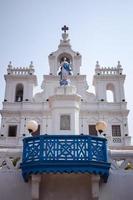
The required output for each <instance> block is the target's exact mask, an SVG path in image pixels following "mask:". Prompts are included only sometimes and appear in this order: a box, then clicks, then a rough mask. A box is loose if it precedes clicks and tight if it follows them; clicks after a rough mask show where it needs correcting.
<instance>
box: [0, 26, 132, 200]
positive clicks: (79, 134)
mask: <svg viewBox="0 0 133 200" xmlns="http://www.w3.org/2000/svg"><path fill="white" fill-rule="evenodd" d="M48 61H49V74H45V75H43V81H42V84H41V89H42V91H41V92H38V93H36V94H34V87H35V86H37V76H36V75H35V68H34V65H33V62H31V63H30V65H29V67H14V66H13V64H12V63H11V62H10V63H9V65H8V67H7V74H5V75H4V78H5V82H6V87H5V97H4V100H3V107H2V109H1V110H0V113H1V129H0V162H1V163H0V166H1V172H0V176H1V177H2V178H1V180H3V181H2V182H1V181H0V185H3V188H4V185H5V183H3V182H4V177H6V179H7V180H8V179H9V182H10V181H11V180H12V182H13V185H14V184H15V181H16V182H17V186H16V185H15V187H16V188H17V190H16V192H15V190H14V189H12V191H14V192H11V191H10V190H9V189H7V192H5V193H4V189H3V190H2V191H1V190H0V193H1V194H2V197H3V199H2V200H8V199H9V197H10V196H12V199H15V200H18V197H19V200H21V199H23V193H24V196H25V198H24V199H25V200H28V199H29V200H39V199H40V200H45V199H46V200H56V199H58V200H62V199H63V200H67V199H69V200H81V199H82V200H89V199H90V200H94V199H95V200H96V199H97V200H98V199H99V200H107V199H108V200H114V199H117V200H120V199H122V200H125V199H128V200H132V198H133V192H132V189H131V188H130V186H128V183H131V182H132V181H133V173H132V166H133V148H132V146H131V136H130V135H129V132H128V114H129V110H128V109H127V101H126V97H125V92H124V81H125V78H126V75H125V74H123V68H122V66H121V63H120V61H118V63H117V65H116V66H114V67H101V66H100V64H99V62H98V61H97V62H96V66H95V68H94V76H93V83H92V84H93V86H94V89H95V92H94V93H92V92H90V91H89V86H88V83H87V77H86V75H84V74H81V67H82V56H81V54H80V53H79V52H78V51H74V50H73V49H72V47H71V44H70V39H69V35H68V27H66V26H64V27H63V28H62V38H61V40H60V42H59V45H58V49H57V50H56V51H54V52H51V53H50V54H49V56H48ZM109 94H111V98H110V95H109ZM30 121H33V122H34V121H35V122H37V124H38V125H37V126H38V127H37V129H36V131H34V132H33V133H32V134H31V133H29V131H28V128H27V124H28V123H29V122H30ZM100 122H101V123H103V124H104V125H105V126H106V129H104V128H103V130H101V128H99V129H98V128H97V126H98V123H100ZM22 154H23V156H22ZM3 172H4V173H3ZM13 174H14V175H13ZM117 181H118V182H117ZM124 181H126V182H124ZM126 184H127V185H126ZM13 185H11V186H10V187H11V188H13ZM125 185H126V186H125ZM5 187H6V186H5ZM130 189H131V190H130ZM20 194H22V197H21V195H20ZM19 195H20V196H19Z"/></svg>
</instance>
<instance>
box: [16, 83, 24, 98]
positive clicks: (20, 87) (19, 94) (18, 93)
mask: <svg viewBox="0 0 133 200" xmlns="http://www.w3.org/2000/svg"><path fill="white" fill-rule="evenodd" d="M23 93H24V88H23V85H22V84H21V83H19V84H17V86H16V93H15V101H16V102H21V101H23Z"/></svg>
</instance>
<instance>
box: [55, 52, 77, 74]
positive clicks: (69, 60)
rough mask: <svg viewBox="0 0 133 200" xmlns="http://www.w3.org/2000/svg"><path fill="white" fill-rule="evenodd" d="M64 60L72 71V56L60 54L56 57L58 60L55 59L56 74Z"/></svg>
mask: <svg viewBox="0 0 133 200" xmlns="http://www.w3.org/2000/svg"><path fill="white" fill-rule="evenodd" d="M64 59H65V60H66V61H67V62H68V63H69V64H70V65H71V69H72V66H73V62H72V56H71V55H70V54H68V53H62V54H60V55H59V56H58V59H57V62H58V63H57V65H58V69H57V74H58V73H59V70H60V65H61V63H62V62H63V61H64ZM58 75H59V74H58Z"/></svg>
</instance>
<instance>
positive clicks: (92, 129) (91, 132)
mask: <svg viewBox="0 0 133 200" xmlns="http://www.w3.org/2000/svg"><path fill="white" fill-rule="evenodd" d="M89 135H97V131H96V125H89Z"/></svg>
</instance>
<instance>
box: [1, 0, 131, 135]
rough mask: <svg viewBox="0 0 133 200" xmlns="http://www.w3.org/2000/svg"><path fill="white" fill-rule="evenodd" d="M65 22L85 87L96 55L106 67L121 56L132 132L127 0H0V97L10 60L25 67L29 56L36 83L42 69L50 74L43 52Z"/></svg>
mask: <svg viewBox="0 0 133 200" xmlns="http://www.w3.org/2000/svg"><path fill="white" fill-rule="evenodd" d="M64 24H66V25H67V26H69V38H70V39H71V44H72V48H73V50H75V51H79V52H80V53H81V54H82V67H81V73H82V74H86V75H87V80H88V84H89V86H90V90H92V89H93V87H92V77H93V74H94V68H95V62H96V60H99V63H100V64H101V66H106V67H108V66H110V67H112V66H116V65H117V61H118V60H120V61H121V64H122V66H123V72H124V73H125V74H126V75H127V77H126V82H125V94H126V101H127V102H128V109H130V114H129V128H130V134H132V135H133V131H132V128H133V127H132V123H133V122H132V120H133V103H132V101H133V89H132V85H133V83H132V82H133V81H132V80H133V1H132V0H111V1H110V0H0V80H1V83H0V84H1V87H0V102H2V101H3V99H4V90H5V82H4V77H3V75H4V74H5V73H6V69H7V65H8V62H9V61H12V63H13V66H14V67H20V66H21V67H24V66H28V65H29V63H30V61H31V60H32V61H33V62H34V65H35V71H36V74H37V76H38V83H39V87H40V85H41V81H42V77H43V74H48V73H49V66H48V58H47V56H48V54H49V53H50V52H52V51H55V50H56V49H57V47H58V44H59V41H60V39H61V27H62V26H63V25H64ZM0 108H2V103H1V104H0Z"/></svg>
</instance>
